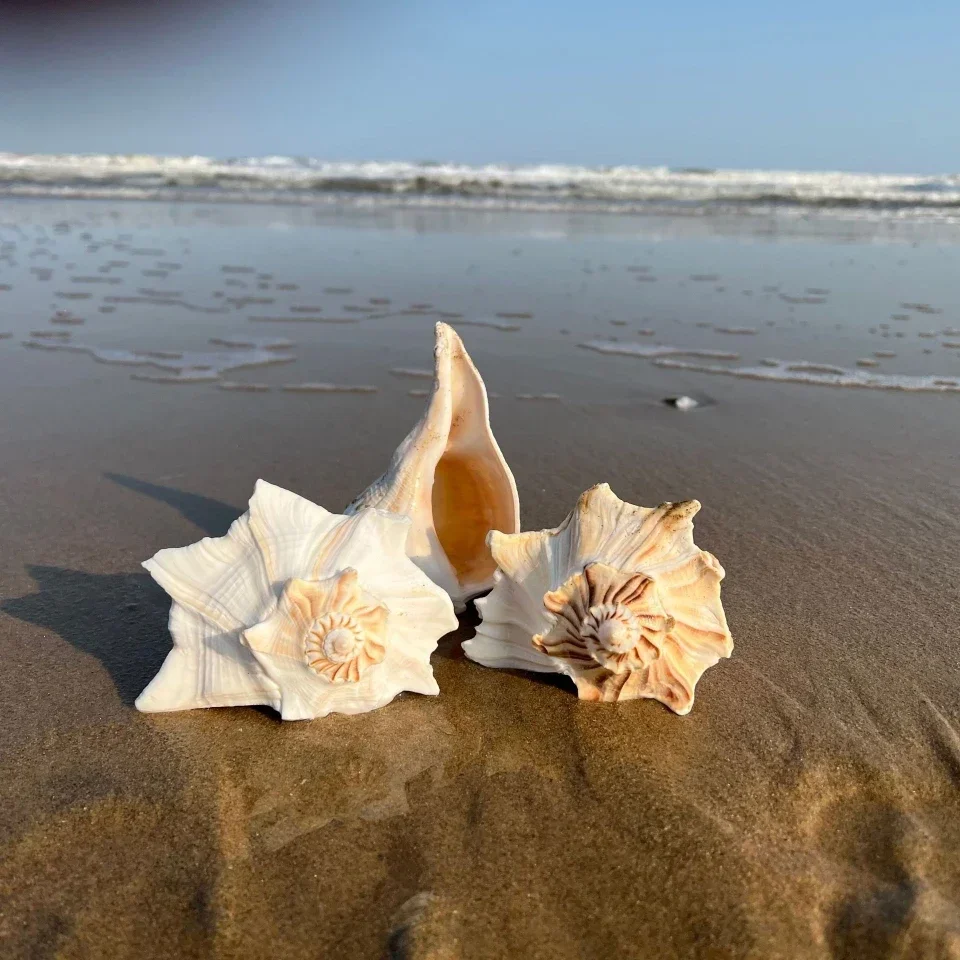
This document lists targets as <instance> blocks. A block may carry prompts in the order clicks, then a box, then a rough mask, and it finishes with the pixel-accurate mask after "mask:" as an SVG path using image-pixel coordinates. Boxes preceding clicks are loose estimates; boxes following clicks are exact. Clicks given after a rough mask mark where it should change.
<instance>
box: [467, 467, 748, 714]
mask: <svg viewBox="0 0 960 960" xmlns="http://www.w3.org/2000/svg"><path fill="white" fill-rule="evenodd" d="M699 509H700V504H699V503H698V502H697V501H696V500H687V501H684V502H683V503H662V504H661V505H660V506H659V507H655V508H653V509H648V508H646V507H637V506H634V505H633V504H630V503H625V502H624V501H623V500H620V499H619V498H618V497H617V496H616V495H615V494H614V493H613V491H612V490H611V489H610V487H609V486H607V484H605V483H603V484H598V485H597V486H595V487H591V488H590V489H589V490H587V491H586V492H585V493H584V494H582V495H581V497H580V499H579V501H578V502H577V505H576V507H574V509H573V511H572V512H571V513H570V515H569V516H568V517H567V518H566V520H564V521H563V523H561V524H560V526H559V527H556V528H554V529H552V530H540V531H536V532H531V533H520V534H513V535H511V534H505V533H500V532H496V531H493V532H491V534H490V546H491V549H492V552H493V556H494V558H495V559H496V561H497V564H498V566H499V572H498V579H497V584H496V586H495V587H494V588H493V592H492V593H491V594H490V595H489V596H488V597H486V598H484V599H483V600H479V601H478V602H477V608H478V609H479V611H480V614H481V616H482V618H483V619H482V622H481V623H480V625H479V626H478V627H477V635H476V637H474V638H473V639H472V640H468V641H466V642H465V643H464V644H463V649H464V652H465V653H466V655H467V656H468V657H469V658H470V659H471V660H475V661H477V662H478V663H482V664H484V665H485V666H488V667H503V668H519V669H523V670H534V671H539V672H544V673H563V674H566V675H567V676H569V677H570V678H571V679H572V680H573V682H574V683H575V684H576V687H577V693H578V695H579V697H580V699H581V700H594V701H605V702H612V701H618V700H632V699H636V698H639V697H646V698H652V699H655V700H659V701H660V702H661V703H663V704H665V705H666V706H667V707H669V708H670V709H671V710H673V711H674V712H675V713H679V714H685V713H689V711H690V709H691V707H692V706H693V700H694V690H695V688H696V685H697V682H698V681H699V679H700V677H701V676H702V675H703V673H704V671H705V670H707V669H708V668H709V667H712V666H713V665H714V664H715V663H717V661H718V660H719V659H720V658H721V657H729V656H730V654H731V653H732V652H733V638H732V637H731V636H730V630H729V629H728V627H727V621H726V617H725V616H724V612H723V607H722V605H721V603H720V581H721V580H723V577H724V570H723V567H721V566H720V564H719V562H718V561H717V559H716V557H714V556H713V555H712V554H710V553H707V551H706V550H701V549H699V548H698V547H697V546H696V544H694V542H693V517H694V515H695V514H696V513H697V511H698V510H699Z"/></svg>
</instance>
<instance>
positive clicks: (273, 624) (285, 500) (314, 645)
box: [137, 480, 457, 720]
mask: <svg viewBox="0 0 960 960" xmlns="http://www.w3.org/2000/svg"><path fill="white" fill-rule="evenodd" d="M409 528H410V521H409V520H408V519H407V518H406V517H402V516H398V515H396V514H389V513H383V512H381V511H379V510H362V511H361V512H359V513H357V514H356V515H354V516H350V517H346V516H338V515H337V514H333V513H329V512H328V511H326V510H324V509H323V507H318V506H317V505H316V504H314V503H311V502H310V501H309V500H304V499H303V497H298V496H297V495H296V494H294V493H290V491H288V490H283V489H282V488H280V487H275V486H273V485H272V484H269V483H265V482H264V481H263V480H259V481H257V486H256V489H255V491H254V494H253V497H251V499H250V507H249V510H248V511H247V512H246V513H245V514H244V515H243V516H242V517H240V518H239V519H238V520H237V521H235V522H234V523H233V525H232V526H231V527H230V530H229V531H228V532H227V535H226V536H225V537H220V538H217V539H214V538H210V537H207V538H206V539H204V540H201V541H200V542H199V543H194V544H192V545H191V546H189V547H181V548H179V549H172V550H161V551H160V552H159V553H158V554H157V555H156V556H155V557H153V559H152V560H148V561H147V562H146V563H144V567H146V569H147V570H148V571H149V572H150V574H151V576H152V577H153V578H154V580H156V581H157V583H159V584H160V586H161V587H163V589H164V590H166V591H167V593H169V594H170V596H171V597H172V598H173V606H172V607H171V609H170V632H171V634H172V635H173V643H174V647H173V650H171V651H170V653H169V654H168V655H167V659H166V660H165V661H164V663H163V666H162V667H161V668H160V672H159V673H158V674H157V675H156V677H154V679H153V680H152V681H151V682H150V684H149V685H148V686H147V688H146V689H145V690H144V691H143V693H142V694H140V696H139V698H138V699H137V707H138V709H140V710H143V711H145V712H148V713H152V712H159V711H168V710H189V709H192V708H194V707H225V706H240V705H243V704H267V705H269V706H271V707H273V708H274V709H275V710H278V711H279V712H280V715H281V716H282V717H283V719H284V720H307V719H311V718H313V717H322V716H325V715H326V714H328V713H364V712H366V711H367V710H374V709H376V708H377V707H382V706H384V704H387V703H389V702H390V701H391V700H392V699H393V698H394V697H395V696H396V695H397V694H398V693H400V692H401V691H402V690H412V691H415V692H416V693H425V694H437V693H439V692H440V691H439V689H438V687H437V683H436V681H435V680H434V678H433V670H432V669H431V667H430V654H431V653H432V652H433V650H434V649H435V648H436V646H437V640H438V639H439V638H440V637H441V636H443V635H444V634H446V633H449V632H450V631H451V630H455V629H456V628H457V618H456V617H455V616H454V613H453V607H452V605H451V603H450V598H449V597H448V596H447V595H446V594H445V593H444V592H443V591H442V590H440V589H439V588H438V587H437V586H436V585H435V584H434V583H432V582H431V581H430V579H429V578H428V577H426V576H425V575H424V574H423V572H422V571H421V570H419V569H418V568H417V567H416V565H415V564H413V563H412V562H411V561H410V559H409V558H408V557H407V555H406V552H405V549H404V546H405V541H406V537H407V532H408V531H409Z"/></svg>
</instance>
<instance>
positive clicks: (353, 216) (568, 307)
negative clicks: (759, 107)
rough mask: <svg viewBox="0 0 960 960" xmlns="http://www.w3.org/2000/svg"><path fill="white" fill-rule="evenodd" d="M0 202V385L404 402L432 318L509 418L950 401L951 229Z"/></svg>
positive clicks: (736, 219)
mask: <svg viewBox="0 0 960 960" xmlns="http://www.w3.org/2000/svg"><path fill="white" fill-rule="evenodd" d="M0 207H2V215H0V376H2V375H7V376H12V375H13V374H14V373H15V371H16V370H17V369H18V368H20V369H24V370H27V369H29V370H30V371H31V373H30V376H31V377H39V378H41V379H43V378H44V377H54V378H56V377H62V376H65V375H66V373H67V371H68V370H70V371H78V372H79V373H78V375H80V376H83V375H84V374H83V371H88V372H89V375H90V376H97V377H98V378H104V382H105V383H106V382H111V383H115V382H116V380H117V378H123V379H128V378H129V379H134V380H136V381H149V382H152V383H161V384H163V383H177V384H192V385H193V386H192V387H188V388H183V387H178V388H176V389H198V390H217V389H221V390H222V389H227V390H232V391H243V390H247V391H251V392H256V393H257V394H260V395H263V396H264V398H266V397H269V395H270V394H271V393H281V392H291V391H292V392H303V393H330V392H334V391H339V392H347V393H351V394H360V393H378V392H379V393H382V394H383V395H385V396H394V397H398V398H400V399H401V401H402V402H405V398H406V397H407V396H408V395H411V396H415V395H417V394H422V392H423V389H424V386H425V385H424V384H423V383H422V382H420V383H416V382H414V383H404V382H403V380H404V378H406V379H412V380H414V381H416V380H417V379H423V378H420V377H419V376H412V377H411V376H410V374H409V371H410V370H414V371H419V372H420V373H424V367H427V368H428V367H429V359H430V340H431V328H432V325H433V324H434V323H435V322H436V321H438V320H442V321H445V322H447V323H450V324H452V325H454V326H455V327H457V328H458V329H461V332H462V334H463V336H464V337H465V338H466V340H467V341H468V342H469V344H470V349H471V350H472V351H474V352H475V353H476V355H477V357H480V358H483V359H484V362H485V368H486V369H488V370H489V375H488V380H489V385H490V387H491V390H492V391H493V392H494V393H496V394H498V395H499V398H500V399H498V403H502V404H506V405H512V404H514V403H515V402H524V403H527V402H529V401H530V400H539V401H544V402H552V403H568V404H569V403H577V402H579V400H578V398H581V397H592V398H594V399H596V400H597V402H603V403H607V404H612V405H614V406H617V405H628V406H629V405H631V404H634V403H637V402H640V403H642V404H646V403H654V404H660V403H662V401H664V400H666V399H668V398H670V397H677V396H681V395H686V396H691V397H693V398H694V399H697V400H698V402H699V403H700V404H701V406H702V407H706V406H708V405H709V403H710V402H711V401H713V400H716V401H717V402H723V403H726V402H730V398H732V397H733V395H734V394H736V393H738V392H739V391H740V390H741V389H747V388H744V387H743V385H744V384H750V385H751V386H750V387H749V389H750V391H751V392H753V391H755V390H758V389H759V390H761V391H771V392H774V391H777V390H778V389H782V388H785V387H788V385H789V387H788V388H789V389H797V386H798V385H800V386H801V387H802V388H803V389H804V390H810V389H812V390H815V391H817V392H821V391H823V390H824V389H825V388H837V387H845V388H856V389H847V390H845V391H842V392H841V393H840V394H837V396H838V398H839V396H844V397H845V398H847V400H848V399H849V398H850V397H851V395H853V394H854V393H859V394H863V393H865V392H866V393H869V394H870V395H872V396H876V395H878V394H881V393H884V392H886V393H889V392H895V393H899V394H903V393H904V392H911V393H916V394H923V395H925V397H927V398H929V399H931V400H932V399H933V398H932V396H931V395H934V394H941V395H943V394H952V395H953V398H950V402H953V400H954V399H955V397H956V395H957V394H958V393H960V296H958V290H957V286H956V283H955V281H954V276H955V263H956V251H957V249H958V248H960V230H958V228H957V226H956V225H949V224H944V223H940V222H937V223H929V222H925V223H923V224H920V225H919V226H918V225H917V224H912V223H909V222H907V221H904V220H900V219H894V220H891V221H889V222H887V223H878V222H876V221H850V220H849V219H843V218H840V217H832V218H829V219H827V220H826V221H821V220H818V219H817V218H814V219H813V222H808V221H807V220H806V219H803V218H787V219H785V220H781V219H780V218H778V217H777V216H773V217H767V218H763V217H749V216H728V217H720V216H714V217H689V216H675V217H669V216H665V215H664V216H641V215H633V216H627V215H624V216H609V215H606V214H599V213H596V214H582V213H571V212H569V211H568V212H543V211H539V212H531V211H524V212H515V211H514V212H505V211H486V212H476V211H472V210H456V211H454V210H449V209H448V210H437V209H429V208H428V209H425V210H411V209H406V208H404V209H399V210H395V209H389V208H388V209H382V208H377V210H376V211H370V210H366V209H356V208H353V207H344V208H340V207H315V206H311V205H309V204H306V205H303V204H297V205H294V204H280V205H270V204H264V203H253V204H249V203H248V204H239V203H189V202H182V201H175V202H157V201H150V202H144V201H116V200H109V201H105V200H79V199H74V198H69V199H64V198H57V199H7V200H5V201H3V202H2V204H0ZM478 362H479V361H478ZM65 365H66V366H65ZM95 370H96V373H94V371H95ZM106 370H109V371H110V372H109V374H107V373H105V371H106ZM404 371H406V373H404ZM429 376H430V373H429V370H427V371H426V372H425V373H424V377H425V378H429ZM777 385H779V387H778V386H777ZM144 389H157V388H155V387H153V388H151V387H146V386H145V387H144ZM411 391H412V393H411ZM829 392H830V393H831V394H836V393H837V392H836V390H834V389H831V390H829ZM944 399H946V398H944ZM847 400H839V399H838V402H841V403H842V402H847ZM357 402H369V401H368V400H363V399H362V398H361V399H359V400H357Z"/></svg>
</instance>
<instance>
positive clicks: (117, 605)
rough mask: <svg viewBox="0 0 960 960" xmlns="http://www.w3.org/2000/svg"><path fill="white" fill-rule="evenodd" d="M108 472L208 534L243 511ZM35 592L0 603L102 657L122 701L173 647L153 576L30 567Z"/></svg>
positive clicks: (132, 696) (165, 606)
mask: <svg viewBox="0 0 960 960" xmlns="http://www.w3.org/2000/svg"><path fill="white" fill-rule="evenodd" d="M104 476H105V477H106V478H107V479H108V480H110V481H112V482H113V483H116V484H118V485H119V486H122V487H126V488H127V489H128V490H133V491H135V492H136V493H141V494H143V495H144V496H148V497H151V498H153V499H154V500H159V501H160V502H161V503H165V504H167V505H168V506H171V507H173V508H174V509H175V510H177V511H179V512H180V513H181V514H182V515H183V516H184V517H185V518H186V519H187V520H189V521H190V522H191V523H193V524H196V526H198V527H199V528H200V529H201V530H203V532H204V533H205V534H207V535H208V536H222V535H223V534H224V533H226V531H227V528H228V527H229V526H230V524H231V523H232V522H233V521H234V520H235V519H236V518H237V517H238V516H239V515H240V513H242V512H243V511H242V510H238V509H237V508H236V507H233V506H231V505H230V504H227V503H223V502H221V501H219V500H214V499H213V498H212V497H205V496H201V495H200V494H195V493H188V492H187V491H184V490H178V489H177V488H176V487H166V486H161V485H160V484H155V483H149V482H147V481H145V480H138V479H136V478H134V477H128V476H125V475H123V474H115V473H106V474H104ZM27 572H28V573H29V574H30V576H31V577H32V578H33V580H34V581H35V583H36V584H37V587H38V590H37V592H36V593H31V594H27V595H25V596H22V597H15V598H12V599H9V600H5V601H3V602H2V603H0V610H3V612H4V613H6V614H9V615H10V616H11V617H15V618H16V619H18V620H23V621H25V622H27V623H33V624H36V625H37V626H39V627H42V628H44V629H45V630H50V631H52V632H54V633H56V634H57V635H58V636H59V637H62V638H63V639H64V640H66V641H67V643H69V644H71V645H72V646H74V647H76V649H77V650H81V651H82V652H84V653H89V654H91V655H93V656H94V657H96V658H97V659H98V660H99V661H100V662H101V663H102V664H103V666H104V667H105V668H106V670H107V672H108V673H109V674H110V678H111V680H112V681H113V683H114V685H115V686H116V688H117V693H118V695H119V697H120V699H121V701H122V702H123V703H124V704H126V705H127V706H132V705H133V702H134V700H136V698H137V696H138V695H139V694H140V692H141V691H142V690H143V688H144V687H145V686H146V685H147V683H148V682H149V680H150V678H151V677H153V676H154V675H155V674H156V672H157V670H159V669H160V665H161V664H162V663H163V661H164V658H165V657H166V655H167V653H169V651H170V636H169V633H168V632H167V618H168V616H169V613H170V600H169V597H167V595H166V594H165V593H164V592H163V590H162V589H161V588H160V587H159V586H157V585H156V584H155V583H154V582H153V580H152V579H151V578H150V576H149V575H148V574H146V573H143V572H141V571H139V570H138V571H137V572H135V573H108V574H100V573H87V572H85V571H83V570H70V569H66V568H63V567H53V566H39V565H38V566H28V567H27Z"/></svg>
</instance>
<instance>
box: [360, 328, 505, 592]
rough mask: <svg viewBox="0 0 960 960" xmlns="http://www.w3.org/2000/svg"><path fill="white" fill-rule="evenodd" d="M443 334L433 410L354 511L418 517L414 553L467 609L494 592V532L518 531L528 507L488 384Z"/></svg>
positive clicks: (442, 331)
mask: <svg viewBox="0 0 960 960" xmlns="http://www.w3.org/2000/svg"><path fill="white" fill-rule="evenodd" d="M435 335H436V341H435V347H434V381H433V389H432V391H431V394H430V397H429V399H428V401H427V409H426V412H425V413H424V415H423V417H422V419H421V420H420V422H419V423H418V424H417V425H416V426H415V427H414V428H413V429H412V430H411V431H410V433H409V434H408V435H407V437H406V439H404V441H403V442H402V443H401V444H400V446H399V447H398V448H397V450H396V451H395V453H394V454H393V457H392V459H391V460H390V464H389V466H388V467H387V470H386V472H385V473H384V474H383V476H382V477H380V479H378V480H376V481H375V482H374V483H373V484H371V486H370V487H369V488H368V489H367V490H365V491H364V492H363V493H362V494H360V496H358V497H357V498H356V499H355V500H354V501H353V502H352V503H351V504H350V505H349V506H348V507H347V509H346V512H347V513H352V512H353V511H355V510H359V509H361V508H363V507H377V508H379V509H381V510H388V511H390V512H392V513H400V514H404V515H406V516H408V517H410V519H411V521H412V526H411V530H410V535H409V537H408V539H407V553H408V555H409V556H410V558H411V559H412V560H413V561H414V563H416V564H417V565H418V566H419V567H420V568H421V569H422V570H423V571H424V572H425V573H426V574H427V575H428V576H429V577H430V578H431V579H432V580H433V581H434V582H435V583H436V584H438V585H439V586H441V587H442V588H443V589H444V590H446V591H447V593H448V594H449V595H450V597H451V598H452V600H453V602H454V604H455V606H456V607H457V609H463V607H464V605H465V603H466V601H467V600H468V599H470V598H472V597H475V596H477V595H479V594H481V593H484V592H486V591H487V590H489V589H490V588H491V587H492V586H493V581H494V573H495V572H496V563H495V562H494V560H493V557H492V556H491V553H490V549H489V546H488V544H487V540H486V537H487V533H488V532H489V531H490V530H493V529H497V530H503V531H504V532H506V533H516V532H517V531H518V530H519V529H520V501H519V498H518V496H517V485H516V481H515V480H514V477H513V473H512V472H511V470H510V467H509V466H508V465H507V462H506V460H505V459H504V456H503V454H502V452H501V451H500V447H499V445H498V444H497V440H496V438H495V437H494V435H493V430H492V429H491V427H490V405H489V402H488V399H487V390H486V387H485V386H484V383H483V379H482V378H481V376H480V374H479V372H478V371H477V368H476V367H475V366H474V364H473V361H472V360H471V359H470V355H469V354H468V353H467V351H466V348H465V347H464V345H463V342H462V341H461V339H460V337H459V336H458V335H457V333H456V331H454V329H453V328H452V327H450V326H449V325H448V324H445V323H438V324H437V325H436V330H435Z"/></svg>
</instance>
